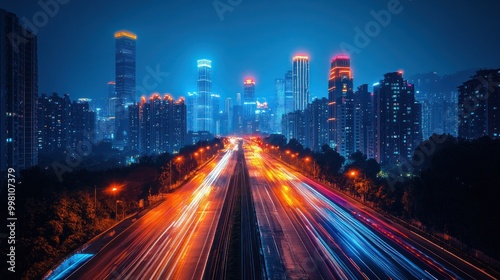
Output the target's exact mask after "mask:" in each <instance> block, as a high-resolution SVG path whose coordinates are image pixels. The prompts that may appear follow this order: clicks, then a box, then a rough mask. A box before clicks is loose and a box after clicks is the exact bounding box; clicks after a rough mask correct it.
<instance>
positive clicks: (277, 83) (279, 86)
mask: <svg viewBox="0 0 500 280" xmlns="http://www.w3.org/2000/svg"><path fill="white" fill-rule="evenodd" d="M274 91H275V97H274V98H275V101H274V103H275V104H274V106H273V108H272V109H273V111H274V124H273V130H274V131H273V132H274V133H276V132H278V131H281V117H282V116H283V114H285V80H284V79H276V80H274Z"/></svg>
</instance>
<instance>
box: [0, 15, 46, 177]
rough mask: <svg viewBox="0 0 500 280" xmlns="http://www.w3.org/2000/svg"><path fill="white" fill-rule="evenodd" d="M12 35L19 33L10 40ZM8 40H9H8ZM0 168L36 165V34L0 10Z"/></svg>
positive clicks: (21, 167) (19, 167) (22, 167)
mask: <svg viewBox="0 0 500 280" xmlns="http://www.w3.org/2000/svg"><path fill="white" fill-rule="evenodd" d="M12 36H22V38H17V39H18V40H15V39H12V38H13V37H12ZM11 40H12V41H11ZM0 89H1V90H0V93H1V99H0V171H3V170H6V169H7V168H15V169H16V170H20V169H25V168H28V167H31V166H34V165H37V164H38V140H37V121H36V118H37V106H36V100H37V96H38V55H37V37H36V36H35V35H34V34H32V33H31V32H30V31H28V30H26V29H24V28H23V27H22V25H21V24H20V23H19V20H18V18H17V16H16V15H15V14H12V13H9V12H7V11H5V10H3V9H0Z"/></svg>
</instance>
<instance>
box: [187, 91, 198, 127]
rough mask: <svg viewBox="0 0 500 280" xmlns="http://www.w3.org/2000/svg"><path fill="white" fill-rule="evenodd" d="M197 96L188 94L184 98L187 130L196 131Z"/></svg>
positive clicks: (192, 93)
mask: <svg viewBox="0 0 500 280" xmlns="http://www.w3.org/2000/svg"><path fill="white" fill-rule="evenodd" d="M197 104H198V94H197V93H196V92H188V94H187V97H186V109H187V130H188V131H198V107H197Z"/></svg>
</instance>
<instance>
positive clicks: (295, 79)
mask: <svg viewBox="0 0 500 280" xmlns="http://www.w3.org/2000/svg"><path fill="white" fill-rule="evenodd" d="M292 91H293V104H294V105H293V109H294V111H296V110H301V111H303V110H305V109H306V108H307V104H308V103H309V57H308V56H304V55H297V56H294V57H293V59H292Z"/></svg>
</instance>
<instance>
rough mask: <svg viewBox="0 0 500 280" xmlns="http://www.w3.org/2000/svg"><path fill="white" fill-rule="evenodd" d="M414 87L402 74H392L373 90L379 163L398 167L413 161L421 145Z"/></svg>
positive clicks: (418, 109) (377, 158)
mask: <svg viewBox="0 0 500 280" xmlns="http://www.w3.org/2000/svg"><path fill="white" fill-rule="evenodd" d="M414 92H415V88H414V86H413V84H410V83H408V81H407V80H405V79H403V72H402V71H400V72H392V73H387V74H385V75H384V79H383V80H381V81H380V82H379V83H377V84H375V85H374V87H373V93H374V99H373V100H374V110H375V113H374V119H375V126H374V132H375V139H374V140H375V159H376V160H377V161H378V162H379V163H380V164H389V165H394V164H399V163H402V162H403V161H404V160H408V159H411V157H412V155H413V152H414V150H415V148H416V147H417V146H418V145H419V144H420V143H421V142H422V133H421V123H420V117H421V115H420V110H421V106H419V104H418V103H416V102H415V94H414Z"/></svg>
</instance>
